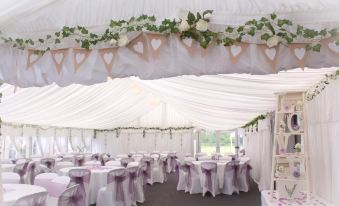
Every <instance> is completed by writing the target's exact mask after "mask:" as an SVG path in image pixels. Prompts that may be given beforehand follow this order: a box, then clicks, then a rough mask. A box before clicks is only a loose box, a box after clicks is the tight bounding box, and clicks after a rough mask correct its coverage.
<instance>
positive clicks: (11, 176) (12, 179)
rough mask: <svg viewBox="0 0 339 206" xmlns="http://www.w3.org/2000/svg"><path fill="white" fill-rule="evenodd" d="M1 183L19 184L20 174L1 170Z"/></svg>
mask: <svg viewBox="0 0 339 206" xmlns="http://www.w3.org/2000/svg"><path fill="white" fill-rule="evenodd" d="M1 176H2V183H3V184H19V183H20V175H18V174H17V173H14V172H3V173H2V174H1Z"/></svg>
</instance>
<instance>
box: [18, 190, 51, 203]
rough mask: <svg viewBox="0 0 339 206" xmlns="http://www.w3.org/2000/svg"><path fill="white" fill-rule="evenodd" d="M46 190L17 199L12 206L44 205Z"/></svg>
mask: <svg viewBox="0 0 339 206" xmlns="http://www.w3.org/2000/svg"><path fill="white" fill-rule="evenodd" d="M47 194H48V193H47V192H39V193H35V194H32V195H27V196H24V197H22V198H20V199H18V200H17V201H16V202H15V203H14V205H13V206H46V199H47Z"/></svg>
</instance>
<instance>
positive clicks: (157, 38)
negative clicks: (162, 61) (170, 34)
mask: <svg viewBox="0 0 339 206" xmlns="http://www.w3.org/2000/svg"><path fill="white" fill-rule="evenodd" d="M147 38H148V43H149V45H148V47H149V48H150V49H151V52H152V57H153V59H157V58H158V55H159V51H160V50H161V49H162V48H163V47H164V46H165V43H166V41H167V38H166V36H164V35H161V34H147Z"/></svg>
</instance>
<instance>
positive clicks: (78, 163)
mask: <svg viewBox="0 0 339 206" xmlns="http://www.w3.org/2000/svg"><path fill="white" fill-rule="evenodd" d="M84 162H85V157H84V156H75V157H74V163H75V165H76V166H83V164H84Z"/></svg>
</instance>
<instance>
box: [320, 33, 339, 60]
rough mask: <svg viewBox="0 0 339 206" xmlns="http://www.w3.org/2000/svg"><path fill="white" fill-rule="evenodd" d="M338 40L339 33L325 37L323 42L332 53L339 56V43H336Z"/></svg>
mask: <svg viewBox="0 0 339 206" xmlns="http://www.w3.org/2000/svg"><path fill="white" fill-rule="evenodd" d="M337 41H339V35H338V36H335V37H331V38H328V39H325V40H323V41H322V43H323V45H326V46H327V47H328V49H329V50H330V51H331V53H333V54H334V55H336V56H337V57H339V45H337V44H336V42H337Z"/></svg>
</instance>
